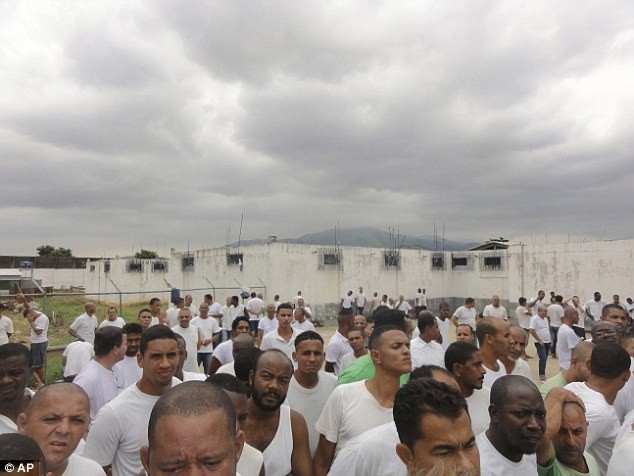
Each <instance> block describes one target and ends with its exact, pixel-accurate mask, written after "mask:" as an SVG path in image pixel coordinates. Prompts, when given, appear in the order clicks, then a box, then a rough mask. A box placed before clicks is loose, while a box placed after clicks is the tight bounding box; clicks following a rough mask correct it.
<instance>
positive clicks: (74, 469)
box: [62, 453, 105, 476]
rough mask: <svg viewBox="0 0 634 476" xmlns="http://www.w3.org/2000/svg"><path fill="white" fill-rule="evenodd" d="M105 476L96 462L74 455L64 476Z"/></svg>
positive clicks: (71, 456) (69, 460) (69, 459)
mask: <svg viewBox="0 0 634 476" xmlns="http://www.w3.org/2000/svg"><path fill="white" fill-rule="evenodd" d="M100 474H105V473H104V470H103V468H102V467H101V466H100V465H99V463H97V462H96V461H94V460H92V459H90V458H86V457H85V456H81V455H78V454H75V453H73V454H72V455H70V458H68V466H67V467H66V470H65V471H64V473H62V476H87V475H88V476H95V475H100Z"/></svg>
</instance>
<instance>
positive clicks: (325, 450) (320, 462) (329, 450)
mask: <svg viewBox="0 0 634 476" xmlns="http://www.w3.org/2000/svg"><path fill="white" fill-rule="evenodd" d="M336 447H337V443H333V442H331V441H328V440H327V439H326V437H325V436H324V435H319V444H318V445H317V451H315V457H314V458H313V475H314V476H326V475H327V474H328V471H329V470H330V465H331V464H332V460H333V457H334V456H335V448H336Z"/></svg>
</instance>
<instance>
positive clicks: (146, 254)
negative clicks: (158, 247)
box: [134, 249, 159, 259]
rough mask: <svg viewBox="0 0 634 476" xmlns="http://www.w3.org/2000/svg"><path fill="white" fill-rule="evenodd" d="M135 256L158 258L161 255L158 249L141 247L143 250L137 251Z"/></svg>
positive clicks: (138, 257) (137, 257) (139, 257)
mask: <svg viewBox="0 0 634 476" xmlns="http://www.w3.org/2000/svg"><path fill="white" fill-rule="evenodd" d="M134 257H135V258H136V259H156V258H158V257H159V255H158V253H157V252H156V251H150V250H144V249H141V251H137V252H136V253H134Z"/></svg>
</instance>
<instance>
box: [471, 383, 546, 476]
mask: <svg viewBox="0 0 634 476" xmlns="http://www.w3.org/2000/svg"><path fill="white" fill-rule="evenodd" d="M489 416H490V418H491V423H490V424H489V429H488V430H486V431H484V432H482V433H480V434H479V435H478V437H477V438H476V443H477V445H478V450H479V451H480V467H481V470H482V473H481V474H482V475H483V476H508V475H510V474H512V475H514V476H535V475H536V474H537V461H536V457H535V452H536V451H537V447H538V445H539V443H540V441H541V439H542V437H543V436H544V432H545V431H546V408H545V406H544V400H542V396H541V395H540V394H539V390H537V387H536V386H535V384H534V383H533V382H531V381H530V380H528V379H527V378H525V377H522V376H520V375H506V376H504V377H501V378H499V379H498V380H496V381H495V383H494V384H493V387H491V405H490V406H489Z"/></svg>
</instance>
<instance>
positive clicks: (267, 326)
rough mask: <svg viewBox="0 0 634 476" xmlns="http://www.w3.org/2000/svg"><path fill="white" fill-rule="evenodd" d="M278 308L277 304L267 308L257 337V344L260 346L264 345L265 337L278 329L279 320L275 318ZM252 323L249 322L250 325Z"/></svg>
mask: <svg viewBox="0 0 634 476" xmlns="http://www.w3.org/2000/svg"><path fill="white" fill-rule="evenodd" d="M277 308H278V306H276V305H275V304H269V305H267V306H266V316H264V317H263V318H262V319H260V321H259V322H258V333H257V336H256V344H257V345H258V346H259V345H260V344H261V343H262V339H264V336H265V335H267V334H268V333H269V332H273V331H274V330H275V329H277V326H278V322H277V318H276V317H275V313H276V312H277ZM250 322H251V321H249V323H250Z"/></svg>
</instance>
